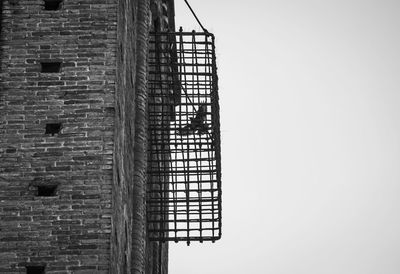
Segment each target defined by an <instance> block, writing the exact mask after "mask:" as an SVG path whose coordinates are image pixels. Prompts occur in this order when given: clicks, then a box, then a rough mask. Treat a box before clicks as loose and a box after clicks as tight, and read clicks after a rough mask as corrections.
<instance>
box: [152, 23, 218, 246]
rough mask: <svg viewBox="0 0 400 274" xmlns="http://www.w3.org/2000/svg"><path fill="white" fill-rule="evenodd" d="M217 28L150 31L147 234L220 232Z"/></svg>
mask: <svg viewBox="0 0 400 274" xmlns="http://www.w3.org/2000/svg"><path fill="white" fill-rule="evenodd" d="M217 81H218V78H217V69H216V64H215V47H214V36H213V35H212V34H210V33H196V32H183V31H182V30H181V31H180V32H168V33H166V32H162V33H160V32H158V33H151V35H150V52H149V81H148V87H149V154H148V155H149V156H148V167H149V168H148V175H149V176H148V178H149V179H148V188H147V220H148V227H147V229H148V235H149V238H150V239H151V240H157V241H176V242H177V241H186V242H188V243H189V242H190V241H200V242H202V241H215V240H217V239H219V238H220V237H221V161H220V125H219V105H218V85H217V84H218V83H217Z"/></svg>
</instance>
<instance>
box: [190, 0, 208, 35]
mask: <svg viewBox="0 0 400 274" xmlns="http://www.w3.org/2000/svg"><path fill="white" fill-rule="evenodd" d="M185 3H186V5H187V6H188V7H189V9H190V11H191V12H192V14H193V16H194V18H196V21H197V23H199V25H200V27H201V28H202V29H203V31H204V32H205V33H208V30H207V29H206V28H205V27H203V24H202V23H201V22H200V20H199V18H198V17H197V15H196V13H195V12H194V11H193V9H192V7H191V6H190V4H189V2H188V1H186V0H185Z"/></svg>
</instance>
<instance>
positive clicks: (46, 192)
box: [37, 185, 57, 197]
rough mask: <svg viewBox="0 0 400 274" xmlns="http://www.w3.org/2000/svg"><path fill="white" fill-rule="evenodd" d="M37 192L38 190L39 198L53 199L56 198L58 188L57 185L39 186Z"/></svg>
mask: <svg viewBox="0 0 400 274" xmlns="http://www.w3.org/2000/svg"><path fill="white" fill-rule="evenodd" d="M37 190H38V191H37V196H41V197H51V196H56V191H57V186H56V185H51V186H38V187H37Z"/></svg>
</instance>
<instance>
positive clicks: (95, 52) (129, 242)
mask: <svg viewBox="0 0 400 274" xmlns="http://www.w3.org/2000/svg"><path fill="white" fill-rule="evenodd" d="M150 2H153V1H150V0H137V1H132V0H64V1H63V2H62V3H61V6H60V8H59V9H58V10H45V9H44V1H43V0H5V1H3V0H2V1H1V4H2V6H0V7H2V9H0V10H2V12H1V21H2V25H1V37H0V39H1V48H0V54H1V89H0V137H1V138H0V273H26V267H30V266H43V265H45V266H46V273H112V274H114V273H149V274H150V273H152V274H153V273H167V254H168V252H167V251H168V250H167V246H166V245H164V246H163V247H162V267H161V268H162V269H163V270H162V272H157V271H159V269H161V268H160V267H159V266H158V263H159V253H158V252H159V251H158V250H159V245H158V244H157V243H151V242H149V241H148V240H147V241H146V229H145V228H146V221H145V220H146V213H145V191H146V185H145V184H146V177H147V174H146V168H147V166H146V163H147V162H146V160H147V159H146V157H147V89H146V77H147V52H148V32H149V28H150V24H151V20H150V18H151V15H150ZM154 2H157V3H158V2H160V1H154ZM164 2H165V1H164ZM168 2H170V3H173V1H172V0H170V1H168ZM153 16H155V17H157V16H159V15H158V14H157V13H155V14H154V15H153ZM153 19H154V18H153ZM54 62H58V63H60V64H61V66H60V68H57V67H56V70H57V69H59V71H56V72H50V73H49V72H44V71H43V69H44V70H45V71H46V70H48V69H50V70H52V69H54ZM46 63H47V64H48V65H50V67H48V66H45V65H46ZM52 67H53V68H52ZM51 191H54V193H51ZM40 195H50V196H40Z"/></svg>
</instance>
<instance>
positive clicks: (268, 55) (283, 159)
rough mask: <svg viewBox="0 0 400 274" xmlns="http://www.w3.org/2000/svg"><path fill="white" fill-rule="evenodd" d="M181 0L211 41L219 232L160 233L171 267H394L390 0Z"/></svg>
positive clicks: (397, 104) (396, 218)
mask: <svg viewBox="0 0 400 274" xmlns="http://www.w3.org/2000/svg"><path fill="white" fill-rule="evenodd" d="M175 1H176V21H177V26H178V27H179V26H180V25H182V26H184V28H185V30H192V29H196V30H200V29H199V27H198V25H197V23H196V21H195V20H194V19H193V17H192V16H191V14H190V11H189V10H188V9H187V8H186V6H185V4H184V1H183V0H175ZM190 3H191V5H192V7H193V9H194V10H195V11H196V12H197V14H198V16H199V18H200V20H201V21H202V23H203V24H204V25H205V27H206V28H207V29H208V30H209V31H210V32H213V33H214V34H215V35H216V39H217V40H216V43H217V44H216V46H217V62H218V68H219V78H220V99H221V101H220V104H221V125H222V128H221V130H222V149H223V152H222V161H223V170H222V172H223V237H222V239H221V240H220V241H218V242H216V243H215V244H211V243H210V244H208V243H204V244H196V243H193V244H191V246H189V247H187V246H186V244H185V243H180V244H174V243H171V248H170V273H171V274H244V273H246V274H248V273H249V274H302V273H304V274H339V273H340V274H398V273H400V199H399V198H400V121H399V120H400V1H399V0H275V1H269V0H246V1H239V0H229V1H228V0H190Z"/></svg>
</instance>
